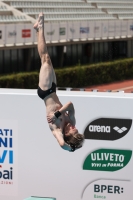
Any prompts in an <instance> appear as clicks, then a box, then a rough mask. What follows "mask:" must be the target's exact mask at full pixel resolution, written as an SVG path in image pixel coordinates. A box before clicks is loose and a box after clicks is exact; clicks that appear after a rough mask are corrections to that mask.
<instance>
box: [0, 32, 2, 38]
mask: <svg viewBox="0 0 133 200" xmlns="http://www.w3.org/2000/svg"><path fill="white" fill-rule="evenodd" d="M0 39H2V31H0Z"/></svg>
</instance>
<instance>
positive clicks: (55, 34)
mask: <svg viewBox="0 0 133 200" xmlns="http://www.w3.org/2000/svg"><path fill="white" fill-rule="evenodd" d="M47 34H48V35H49V37H50V36H51V41H59V23H58V22H53V23H51V31H48V30H47Z"/></svg>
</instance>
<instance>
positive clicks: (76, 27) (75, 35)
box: [73, 21, 80, 39]
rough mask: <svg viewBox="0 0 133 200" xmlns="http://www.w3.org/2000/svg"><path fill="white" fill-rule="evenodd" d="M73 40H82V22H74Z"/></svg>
mask: <svg viewBox="0 0 133 200" xmlns="http://www.w3.org/2000/svg"><path fill="white" fill-rule="evenodd" d="M73 29H74V32H73V39H79V38H80V22H75V21H74V22H73Z"/></svg>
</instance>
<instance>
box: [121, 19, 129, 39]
mask: <svg viewBox="0 0 133 200" xmlns="http://www.w3.org/2000/svg"><path fill="white" fill-rule="evenodd" d="M121 22H122V24H121V36H125V37H126V36H127V34H128V31H127V30H128V20H122V21H121Z"/></svg>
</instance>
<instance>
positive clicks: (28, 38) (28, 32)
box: [21, 24, 34, 43]
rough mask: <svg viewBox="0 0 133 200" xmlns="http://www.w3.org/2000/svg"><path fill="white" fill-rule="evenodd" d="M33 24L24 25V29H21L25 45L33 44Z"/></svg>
mask: <svg viewBox="0 0 133 200" xmlns="http://www.w3.org/2000/svg"><path fill="white" fill-rule="evenodd" d="M33 31H34V29H33V24H24V29H22V32H21V36H22V38H24V42H25V43H33V42H34V37H33Z"/></svg>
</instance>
